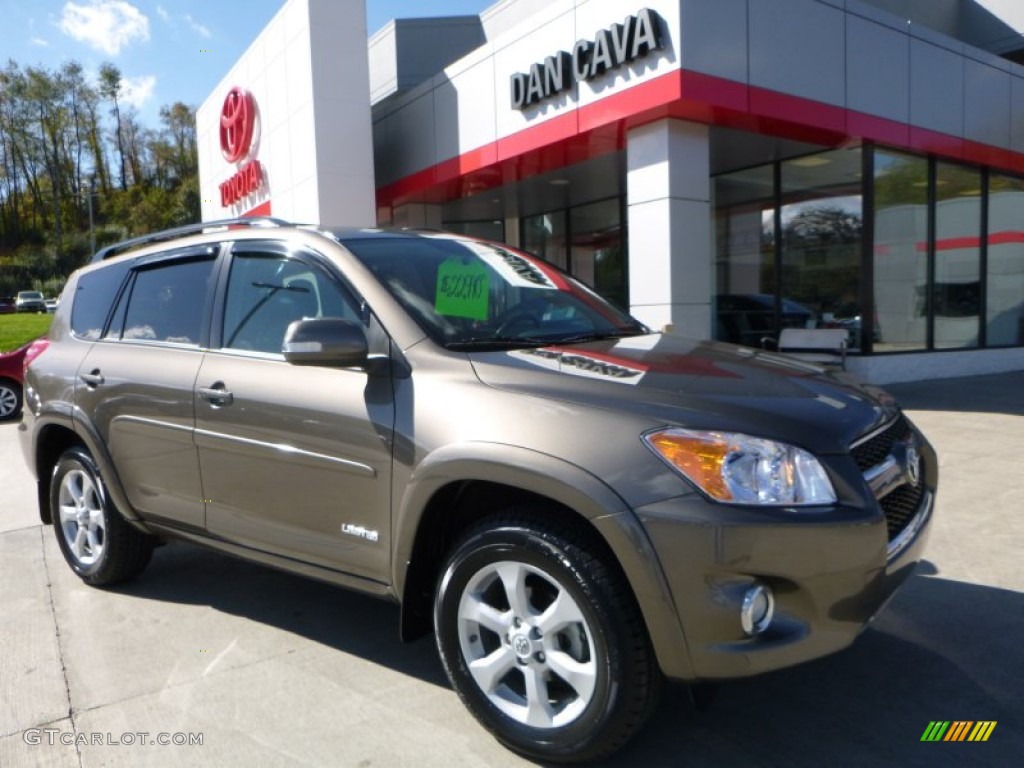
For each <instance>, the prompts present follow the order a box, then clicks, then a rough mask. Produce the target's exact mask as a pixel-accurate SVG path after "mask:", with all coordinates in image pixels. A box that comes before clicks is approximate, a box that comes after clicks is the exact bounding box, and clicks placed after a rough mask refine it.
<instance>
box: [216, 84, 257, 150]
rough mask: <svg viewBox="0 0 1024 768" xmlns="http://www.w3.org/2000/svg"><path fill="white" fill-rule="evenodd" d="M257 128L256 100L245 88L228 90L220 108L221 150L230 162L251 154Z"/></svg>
mask: <svg viewBox="0 0 1024 768" xmlns="http://www.w3.org/2000/svg"><path fill="white" fill-rule="evenodd" d="M255 128H256V102H255V101H253V98H252V94H251V93H249V92H248V91H247V90H245V89H244V88H239V87H237V86H236V87H234V88H232V89H231V90H230V91H228V95H227V97H226V98H225V99H224V106H223V107H221V110H220V150H221V152H222V153H223V155H224V159H225V160H227V161H228V162H229V163H237V162H238V161H239V160H241V159H242V158H244V157H245V156H246V155H248V154H249V148H250V146H251V145H252V135H253V132H254V131H255Z"/></svg>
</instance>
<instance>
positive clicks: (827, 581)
mask: <svg viewBox="0 0 1024 768" xmlns="http://www.w3.org/2000/svg"><path fill="white" fill-rule="evenodd" d="M930 458H931V460H932V462H934V454H931V456H930ZM932 466H934V464H933V465H932ZM935 479H936V478H935V473H934V472H933V473H931V477H930V480H931V482H927V483H926V485H925V488H924V491H925V492H924V493H923V494H922V499H921V502H920V505H919V507H918V509H917V511H916V513H915V514H914V516H913V518H912V519H911V520H910V522H909V523H908V524H907V525H906V527H905V528H904V529H903V530H902V532H901V534H900V535H898V536H895V537H893V538H892V540H891V541H890V537H889V534H888V531H887V526H886V521H885V517H884V515H883V513H882V511H881V509H880V508H879V506H878V505H877V503H876V502H874V501H873V500H871V502H870V503H869V504H868V505H867V506H866V507H864V508H857V507H843V506H841V505H837V506H836V507H835V508H831V509H829V510H822V511H816V512H810V511H803V512H801V511H796V510H791V511H789V512H788V513H785V512H780V511H776V512H774V513H772V514H768V515H765V514H764V513H763V512H758V511H751V510H749V509H741V510H737V509H733V508H728V507H723V506H721V505H714V504H712V503H711V502H708V501H706V500H704V499H703V498H701V497H698V496H696V495H694V496H686V497H680V498H677V499H670V500H667V501H663V502H659V503H657V504H651V505H648V506H646V507H643V508H640V509H638V510H636V512H637V515H638V517H639V519H640V521H641V523H642V524H643V526H644V528H645V529H646V531H647V533H648V536H649V537H650V540H651V542H652V544H653V546H654V549H655V550H656V552H657V553H658V558H659V560H660V562H661V567H662V570H663V572H664V574H665V578H666V581H667V583H668V587H669V589H670V591H671V593H672V599H673V601H674V603H675V608H676V613H677V615H678V617H679V621H680V624H681V626H682V632H683V635H684V636H685V644H686V646H687V648H688V650H689V655H690V669H689V670H685V672H683V673H682V675H680V674H674V670H672V669H665V670H664V671H665V672H666V674H667V675H669V676H670V677H673V676H674V677H679V676H683V677H686V678H690V679H724V678H733V677H745V676H749V675H755V674H759V673H762V672H768V671H770V670H774V669H780V668H783V667H788V666H792V665H794V664H799V663H801V662H804V661H809V660H811V659H814V658H818V657H820V656H824V655H827V654H829V653H833V652H835V651H838V650H841V649H843V648H845V647H847V646H849V645H850V644H851V643H852V642H853V641H854V639H856V637H857V636H858V635H859V634H860V633H861V632H862V631H863V630H864V628H865V627H866V626H867V624H868V622H869V621H871V619H872V618H873V617H874V616H875V615H876V614H877V613H878V612H879V611H880V610H881V608H882V607H883V606H884V605H885V603H886V602H887V601H888V600H889V598H890V597H891V596H892V595H893V593H894V592H895V590H896V589H897V587H899V585H900V584H902V583H903V581H904V580H905V579H906V578H907V577H908V576H909V575H910V574H911V573H912V572H913V570H914V566H915V565H916V563H917V561H918V560H919V559H920V558H921V554H922V552H923V550H924V547H925V544H926V541H927V538H928V534H929V530H930V523H931V518H932V512H933V509H934V503H935V482H934V480H935ZM755 582H761V583H765V584H768V585H769V586H770V587H771V588H772V591H773V592H774V596H775V617H774V619H773V620H772V622H771V624H770V625H769V627H768V629H767V630H765V631H764V632H763V633H761V634H758V635H755V636H753V637H750V636H747V634H746V633H744V631H743V628H742V625H741V620H740V610H741V607H742V603H743V597H744V595H745V593H746V592H747V590H748V589H749V588H750V587H751V586H753V585H754V583H755Z"/></svg>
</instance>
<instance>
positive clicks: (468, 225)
mask: <svg viewBox="0 0 1024 768" xmlns="http://www.w3.org/2000/svg"><path fill="white" fill-rule="evenodd" d="M441 227H442V228H443V229H446V230H448V231H449V232H455V233H456V234H458V235H467V236H469V237H477V238H480V239H481V240H491V241H493V242H495V243H503V242H505V222H504V221H499V220H494V221H446V222H444V223H443V224H442V225H441Z"/></svg>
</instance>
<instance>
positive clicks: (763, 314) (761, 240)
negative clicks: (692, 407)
mask: <svg viewBox="0 0 1024 768" xmlns="http://www.w3.org/2000/svg"><path fill="white" fill-rule="evenodd" d="M865 156H866V157H865ZM865 160H867V162H866V163H865V162H864V161H865ZM863 168H867V170H868V174H867V176H868V178H863V175H864V171H863V170H862V169H863ZM713 195H714V199H713V206H714V237H715V242H714V266H715V269H714V275H715V280H716V289H715V290H716V295H715V314H714V337H715V338H716V339H720V340H722V341H729V342H733V343H740V344H746V345H748V346H760V347H770V346H771V345H772V342H773V340H774V339H775V338H777V336H778V333H779V331H780V330H781V329H783V328H789V327H806V328H846V329H848V331H849V339H850V348H851V350H852V351H861V352H876V353H877V352H882V353H884V352H908V351H919V350H943V349H969V348H976V347H998V346H1014V345H1022V344H1024V225H1021V223H1020V222H1022V221H1024V180H1021V179H1017V178H1013V177H1009V176H1002V175H998V174H995V173H988V172H986V171H985V170H983V169H981V168H977V167H972V166H967V165H960V164H955V163H949V162H944V161H937V160H929V159H928V158H924V157H918V156H915V155H910V154H906V153H903V152H896V151H892V150H888V149H885V148H881V147H873V146H867V147H864V148H853V149H844V150H829V151H825V152H821V153H817V154H813V155H806V156H804V157H798V158H794V159H790V160H783V161H779V162H776V163H772V164H770V165H765V166H758V167H756V168H750V169H746V170H742V171H736V172H731V173H728V174H722V175H720V176H716V177H715V178H714V179H713ZM986 211H987V220H986V219H985V216H986Z"/></svg>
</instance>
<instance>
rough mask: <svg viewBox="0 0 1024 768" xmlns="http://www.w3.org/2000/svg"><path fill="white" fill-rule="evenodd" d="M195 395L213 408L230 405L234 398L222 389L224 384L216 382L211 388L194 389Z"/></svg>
mask: <svg viewBox="0 0 1024 768" xmlns="http://www.w3.org/2000/svg"><path fill="white" fill-rule="evenodd" d="M196 393H197V394H198V395H199V396H200V397H201V398H203V400H206V401H207V402H209V403H210V405H213V406H220V405H231V403H232V402H234V399H235V396H234V395H233V394H231V392H229V391H228V390H227V389H225V388H224V382H221V381H218V382H217V383H216V384H214V385H213V386H212V387H196Z"/></svg>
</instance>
